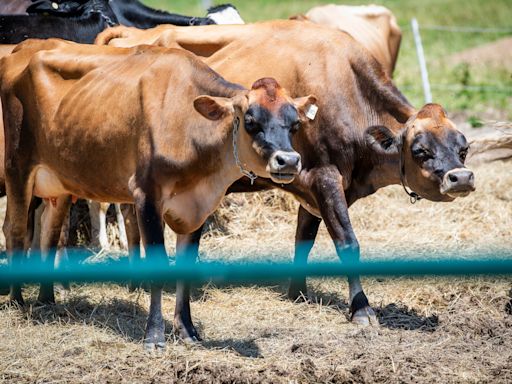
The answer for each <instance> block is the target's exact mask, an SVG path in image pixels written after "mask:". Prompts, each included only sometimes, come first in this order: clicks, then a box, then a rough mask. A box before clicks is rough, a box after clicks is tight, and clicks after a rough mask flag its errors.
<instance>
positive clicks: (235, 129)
mask: <svg viewBox="0 0 512 384" xmlns="http://www.w3.org/2000/svg"><path fill="white" fill-rule="evenodd" d="M239 129H240V118H239V117H238V116H235V119H234V120H233V156H234V157H235V163H236V165H237V166H238V168H239V169H240V172H241V173H242V175H244V176H247V177H248V178H249V179H250V180H251V185H253V184H254V180H256V179H257V178H258V176H257V175H256V174H255V173H254V172H253V171H248V170H247V169H245V168H244V166H243V164H242V162H241V161H240V159H239V158H238V131H239Z"/></svg>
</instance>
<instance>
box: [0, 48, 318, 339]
mask: <svg viewBox="0 0 512 384" xmlns="http://www.w3.org/2000/svg"><path fill="white" fill-rule="evenodd" d="M0 73H1V74H2V76H1V79H0V80H1V81H0V84H1V85H2V87H1V98H2V105H3V112H4V129H5V142H6V153H5V157H6V160H5V176H6V186H7V213H6V220H5V223H4V233H5V236H6V243H7V249H8V253H9V255H10V262H11V264H12V265H19V261H20V260H21V255H20V251H22V249H23V242H24V237H25V234H26V231H27V215H28V209H29V204H30V201H31V198H32V196H37V197H40V198H45V199H49V200H50V201H51V202H52V204H49V205H48V206H47V208H48V209H47V210H45V213H44V216H43V224H42V225H43V227H45V228H46V230H45V234H46V235H45V236H43V237H42V239H41V250H42V252H43V260H44V261H46V262H47V265H46V267H47V268H52V267H53V256H54V254H53V252H51V249H52V247H54V246H55V245H56V244H57V241H58V238H59V235H60V229H61V227H62V221H63V218H64V216H65V213H66V212H67V210H68V209H69V205H70V202H71V200H72V196H74V197H80V198H87V199H94V200H99V201H112V202H124V203H129V202H133V203H135V207H136V211H137V217H138V218H139V224H140V225H139V228H140V232H141V234H142V239H143V242H144V245H145V246H146V247H152V252H149V253H148V257H149V259H150V260H153V261H156V262H161V263H162V265H165V264H166V263H167V255H166V253H165V250H164V248H163V240H164V239H163V230H162V219H163V220H165V222H166V223H167V224H168V225H169V226H170V227H171V228H172V229H173V230H174V231H176V232H177V233H181V234H186V233H190V232H192V231H195V230H197V228H199V227H201V225H202V224H203V222H204V220H205V219H206V218H207V217H208V215H209V214H211V213H212V212H213V211H214V210H215V209H216V207H217V206H218V204H219V202H220V200H221V199H222V197H223V196H224V194H225V193H226V190H227V188H228V187H229V185H231V184H232V183H233V182H234V181H235V180H237V179H239V178H240V177H241V175H242V173H243V172H247V173H249V172H250V173H251V174H255V175H258V176H261V177H271V178H272V179H273V180H275V181H276V182H279V183H289V182H291V181H293V177H294V176H295V175H296V174H297V173H298V172H299V171H300V168H301V164H300V156H299V155H298V153H297V152H295V151H294V150H293V148H292V147H291V136H292V134H293V133H295V132H296V131H297V130H298V128H299V125H300V123H301V122H304V123H306V122H307V117H306V116H305V111H307V110H308V109H309V108H310V106H311V105H313V104H314V103H315V98H314V97H313V96H307V97H302V98H299V99H295V100H294V99H291V98H290V97H289V96H288V94H287V92H286V91H285V90H284V89H283V88H281V87H280V86H279V85H278V84H277V82H276V81H275V80H274V79H271V78H262V79H260V80H258V81H256V82H255V83H254V84H253V85H252V88H251V89H250V90H246V89H245V88H243V87H241V86H239V85H237V84H233V83H230V82H228V81H226V80H224V79H223V78H222V77H220V76H219V75H218V74H217V73H216V72H214V71H213V70H211V69H210V68H209V67H207V66H206V64H204V63H202V62H200V61H199V60H197V58H196V57H195V56H194V55H192V54H190V53H188V52H185V51H183V50H174V49H165V48H159V47H149V46H141V47H137V48H131V49H119V48H113V47H98V46H88V45H80V44H75V43H70V42H64V41H62V40H48V41H42V40H28V41H26V42H25V43H22V44H20V45H19V46H18V47H17V48H16V49H15V50H14V52H13V53H12V54H11V55H9V56H7V57H5V58H3V59H2V61H0ZM194 108H195V110H194ZM197 112H199V113H197ZM201 115H202V116H201ZM205 118H206V119H205ZM306 128H307V127H306ZM13 252H15V253H13ZM161 295H162V288H161V286H159V285H155V284H153V285H152V289H151V306H150V313H149V318H148V324H147V329H146V336H145V346H146V347H148V348H154V347H157V348H160V347H163V346H164V345H165V337H164V320H163V317H162V313H161ZM11 300H12V301H15V302H18V303H20V304H21V303H23V297H22V293H21V287H20V286H19V285H13V286H12V287H11ZM39 300H40V301H41V302H52V301H54V296H53V285H52V284H42V285H41V290H40V293H39Z"/></svg>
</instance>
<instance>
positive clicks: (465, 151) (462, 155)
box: [459, 147, 469, 162]
mask: <svg viewBox="0 0 512 384" xmlns="http://www.w3.org/2000/svg"><path fill="white" fill-rule="evenodd" d="M468 150H469V148H467V147H466V148H462V149H461V150H460V151H459V158H460V161H462V162H464V161H465V160H466V156H467V155H468Z"/></svg>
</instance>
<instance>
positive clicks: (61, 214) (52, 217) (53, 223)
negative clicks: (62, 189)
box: [37, 196, 71, 304]
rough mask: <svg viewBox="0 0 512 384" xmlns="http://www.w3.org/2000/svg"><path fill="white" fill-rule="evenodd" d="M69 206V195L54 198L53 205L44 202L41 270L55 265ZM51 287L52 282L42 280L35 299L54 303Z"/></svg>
mask: <svg viewBox="0 0 512 384" xmlns="http://www.w3.org/2000/svg"><path fill="white" fill-rule="evenodd" d="M70 207H71V196H62V197H59V198H58V199H56V203H55V205H53V204H52V203H46V204H45V209H44V212H43V215H42V216H41V265H42V268H43V270H44V271H47V272H49V273H50V272H51V271H52V270H53V269H54V267H55V253H56V251H57V246H58V244H59V239H60V236H61V231H62V226H63V224H64V220H65V219H66V217H67V214H68V212H69V208H70ZM53 288H54V287H53V282H51V281H45V282H42V283H41V288H40V290H39V297H38V299H37V300H38V301H39V302H41V303H44V304H53V303H55V294H54V289H53Z"/></svg>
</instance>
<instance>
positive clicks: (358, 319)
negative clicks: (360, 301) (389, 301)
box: [350, 307, 379, 327]
mask: <svg viewBox="0 0 512 384" xmlns="http://www.w3.org/2000/svg"><path fill="white" fill-rule="evenodd" d="M350 320H351V321H352V323H353V324H357V325H362V326H364V327H369V326H374V327H378V326H379V320H378V319H377V315H375V312H374V311H373V309H372V308H371V307H364V308H361V309H358V310H357V311H355V312H354V313H353V314H352V317H351V319H350Z"/></svg>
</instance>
